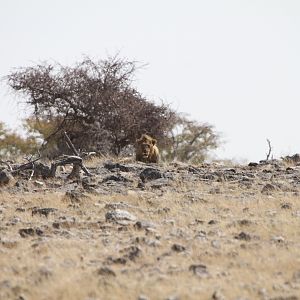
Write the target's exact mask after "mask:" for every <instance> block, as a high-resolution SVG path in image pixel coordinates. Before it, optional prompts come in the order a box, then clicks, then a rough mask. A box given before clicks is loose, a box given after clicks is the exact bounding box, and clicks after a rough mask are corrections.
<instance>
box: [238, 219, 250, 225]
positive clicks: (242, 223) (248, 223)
mask: <svg viewBox="0 0 300 300" xmlns="http://www.w3.org/2000/svg"><path fill="white" fill-rule="evenodd" d="M238 224H239V225H240V226H250V225H251V224H252V222H251V221H250V220H247V219H243V220H238Z"/></svg>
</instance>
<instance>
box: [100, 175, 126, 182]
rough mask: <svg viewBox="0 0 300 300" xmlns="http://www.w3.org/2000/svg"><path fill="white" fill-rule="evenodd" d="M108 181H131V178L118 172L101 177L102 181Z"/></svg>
mask: <svg viewBox="0 0 300 300" xmlns="http://www.w3.org/2000/svg"><path fill="white" fill-rule="evenodd" d="M108 181H116V182H132V180H130V179H128V178H126V177H124V176H122V175H120V174H117V175H109V176H107V177H105V178H104V179H103V181H102V182H108Z"/></svg>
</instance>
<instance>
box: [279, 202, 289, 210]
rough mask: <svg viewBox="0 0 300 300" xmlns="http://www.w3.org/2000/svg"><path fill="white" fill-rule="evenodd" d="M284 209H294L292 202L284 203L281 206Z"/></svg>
mask: <svg viewBox="0 0 300 300" xmlns="http://www.w3.org/2000/svg"><path fill="white" fill-rule="evenodd" d="M280 207H281V208H282V209H292V204H291V203H282V204H281V206H280Z"/></svg>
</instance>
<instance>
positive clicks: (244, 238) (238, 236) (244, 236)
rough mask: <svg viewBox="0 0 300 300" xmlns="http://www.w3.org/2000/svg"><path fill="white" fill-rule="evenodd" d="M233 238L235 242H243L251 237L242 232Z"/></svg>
mask: <svg viewBox="0 0 300 300" xmlns="http://www.w3.org/2000/svg"><path fill="white" fill-rule="evenodd" d="M234 238H235V239H237V240H243V241H250V240H251V236H250V235H249V234H248V233H245V232H243V231H242V232H241V233H239V234H238V235H236V236H235V237H234Z"/></svg>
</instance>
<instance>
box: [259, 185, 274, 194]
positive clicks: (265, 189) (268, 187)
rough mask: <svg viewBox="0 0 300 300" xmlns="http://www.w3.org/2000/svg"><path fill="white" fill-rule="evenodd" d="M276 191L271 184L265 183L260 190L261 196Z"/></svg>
mask: <svg viewBox="0 0 300 300" xmlns="http://www.w3.org/2000/svg"><path fill="white" fill-rule="evenodd" d="M274 191H276V187H275V186H274V185H273V184H270V183H267V184H266V185H265V186H264V187H263V188H262V190H261V193H262V194H269V193H271V192H274Z"/></svg>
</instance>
